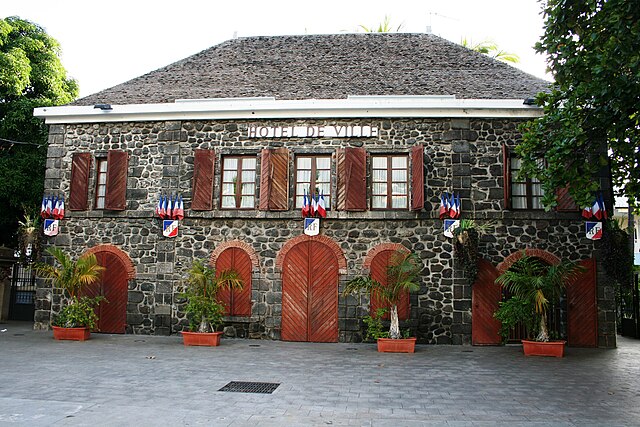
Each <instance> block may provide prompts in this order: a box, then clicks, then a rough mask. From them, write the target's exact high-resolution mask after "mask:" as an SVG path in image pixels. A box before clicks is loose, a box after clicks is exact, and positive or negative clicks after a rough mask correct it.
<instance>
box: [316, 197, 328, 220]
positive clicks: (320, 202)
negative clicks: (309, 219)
mask: <svg viewBox="0 0 640 427" xmlns="http://www.w3.org/2000/svg"><path fill="white" fill-rule="evenodd" d="M318 214H320V216H321V217H322V218H326V217H327V208H326V207H325V205H324V192H323V193H320V197H319V198H318Z"/></svg>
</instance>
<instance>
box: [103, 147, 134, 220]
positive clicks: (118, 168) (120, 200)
mask: <svg viewBox="0 0 640 427" xmlns="http://www.w3.org/2000/svg"><path fill="white" fill-rule="evenodd" d="M128 163H129V155H128V153H127V152H126V151H119V150H109V153H108V154H107V194H106V197H105V204H104V207H105V209H109V210H112V211H123V210H125V209H126V208H127V167H128Z"/></svg>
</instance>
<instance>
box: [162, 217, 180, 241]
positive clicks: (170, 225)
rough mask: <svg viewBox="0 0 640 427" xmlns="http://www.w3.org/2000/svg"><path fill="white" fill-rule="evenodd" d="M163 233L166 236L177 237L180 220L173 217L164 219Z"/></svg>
mask: <svg viewBox="0 0 640 427" xmlns="http://www.w3.org/2000/svg"><path fill="white" fill-rule="evenodd" d="M162 235H163V236H164V237H176V236H177V235H178V221H177V220H172V219H165V220H164V221H162Z"/></svg>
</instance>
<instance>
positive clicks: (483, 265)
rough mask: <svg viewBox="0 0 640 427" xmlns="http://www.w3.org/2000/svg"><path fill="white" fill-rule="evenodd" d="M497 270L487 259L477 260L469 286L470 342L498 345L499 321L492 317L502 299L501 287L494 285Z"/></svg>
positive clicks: (499, 339)
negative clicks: (473, 278) (473, 280)
mask: <svg viewBox="0 0 640 427" xmlns="http://www.w3.org/2000/svg"><path fill="white" fill-rule="evenodd" d="M498 275H499V273H498V270H497V269H496V268H495V267H494V266H493V265H492V264H491V263H490V262H489V261H487V260H484V259H481V260H479V261H478V277H477V278H476V281H475V283H474V284H473V286H472V287H471V305H472V307H473V308H472V309H471V343H472V344H473V345H498V344H500V342H501V338H500V335H498V331H499V330H500V321H498V320H497V319H495V318H494V317H493V313H495V311H496V310H497V309H498V303H499V302H500V301H501V299H502V288H501V287H500V286H499V285H496V283H495V281H496V278H497V277H498Z"/></svg>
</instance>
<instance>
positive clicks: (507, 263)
mask: <svg viewBox="0 0 640 427" xmlns="http://www.w3.org/2000/svg"><path fill="white" fill-rule="evenodd" d="M524 255H527V256H530V257H536V258H540V259H541V260H543V261H544V262H546V263H547V264H549V265H556V264H560V258H558V257H557V256H555V255H554V254H552V253H551V252H548V251H545V250H544V249H530V248H527V249H525V250H522V251H517V252H514V253H512V254H511V255H509V256H508V257H506V258H505V259H504V261H502V262H501V263H500V264H498V272H499V273H500V274H502V273H504V272H505V271H507V270H508V269H509V268H511V266H512V265H513V263H514V262H516V261H517V260H519V259H520V258H522V257H523V256H524Z"/></svg>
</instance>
